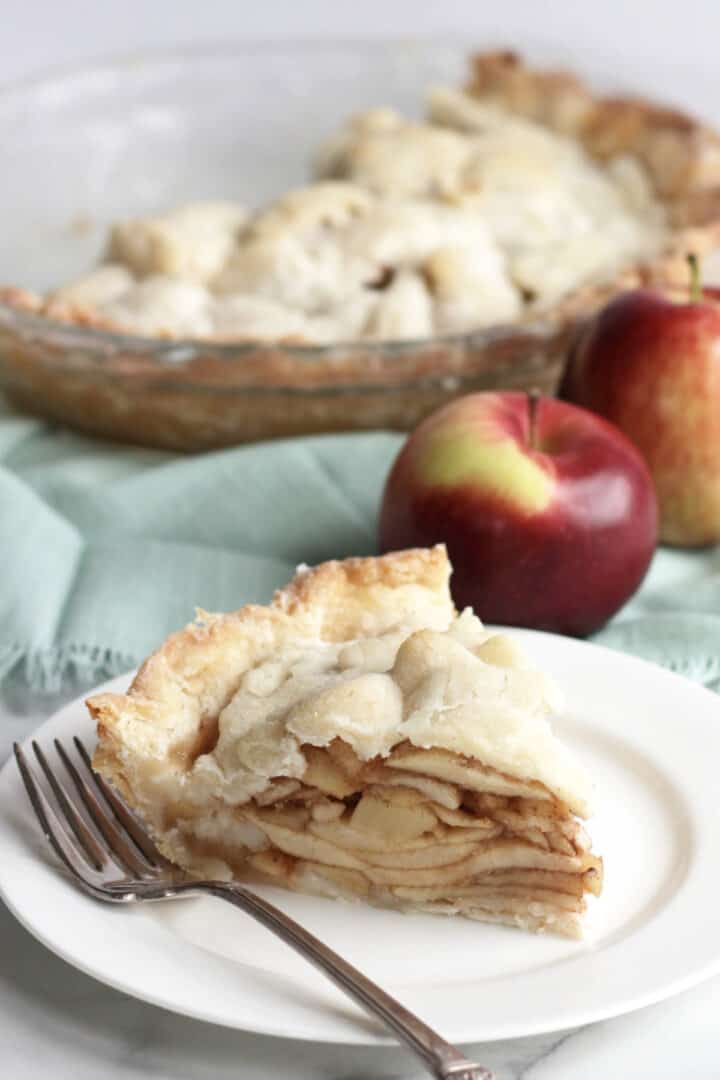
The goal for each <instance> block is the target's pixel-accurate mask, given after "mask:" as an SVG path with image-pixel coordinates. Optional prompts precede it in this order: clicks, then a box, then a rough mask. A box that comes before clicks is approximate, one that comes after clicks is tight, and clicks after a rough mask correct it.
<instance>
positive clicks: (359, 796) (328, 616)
mask: <svg viewBox="0 0 720 1080" xmlns="http://www.w3.org/2000/svg"><path fill="white" fill-rule="evenodd" d="M449 575H450V565H449V563H448V560H447V555H446V553H445V549H444V548H442V547H436V548H432V549H428V550H417V551H405V552H399V553H394V554H390V555H386V556H383V557H382V558H377V559H375V558H369V559H348V560H345V561H344V562H329V563H324V564H322V565H321V566H318V567H317V568H315V569H312V570H311V569H307V568H301V569H300V570H299V571H298V573H297V575H296V577H295V578H294V580H293V581H292V582H291V584H290V585H289V586H287V587H286V588H285V589H283V590H281V591H280V592H278V593H276V595H275V598H274V600H273V602H272V604H271V605H270V606H268V607H257V606H248V607H245V608H242V609H241V610H240V611H238V612H235V613H233V614H229V615H209V614H206V613H200V615H199V617H198V620H197V621H196V622H195V623H193V624H192V625H191V626H189V627H187V628H186V629H185V630H184V631H182V632H181V633H178V634H175V635H173V636H172V637H170V638H169V639H168V641H167V642H166V643H165V644H164V645H163V646H162V647H161V648H160V649H159V650H158V651H157V652H156V653H154V654H153V655H152V656H151V657H150V658H149V659H148V660H147V661H146V662H145V664H144V665H143V666H142V667H141V669H140V671H139V672H138V675H137V676H136V678H135V681H134V682H133V684H132V686H131V687H130V689H129V691H128V693H127V694H126V695H117V694H100V695H97V696H95V697H93V698H91V699H90V700H89V701H88V707H89V709H90V712H91V714H92V716H93V717H94V718H95V719H96V720H97V725H98V736H99V744H98V748H97V751H96V754H95V759H94V765H95V768H96V769H97V770H98V771H99V772H100V773H101V774H102V775H103V776H105V778H106V779H108V780H109V781H110V782H111V783H112V784H113V785H114V786H115V787H116V788H117V789H118V791H119V792H120V793H121V794H122V795H123V796H124V798H125V799H126V801H127V802H128V803H130V805H132V806H133V807H134V808H135V809H136V810H137V811H138V812H139V814H140V815H141V816H142V817H143V818H144V820H145V821H146V823H147V825H148V827H149V829H150V831H151V832H152V834H153V836H154V837H155V839H156V842H157V844H158V846H159V848H160V850H161V851H162V852H163V853H164V854H165V855H167V856H168V857H169V858H170V859H172V860H173V861H174V862H176V863H177V864H178V865H179V866H181V867H183V868H184V869H185V870H187V871H189V872H190V873H191V874H194V875H197V876H201V877H205V878H215V879H217V878H221V879H230V878H238V879H242V880H264V881H271V882H274V883H276V884H279V885H282V886H285V887H287V888H289V889H294V890H297V891H301V892H309V893H317V894H321V895H324V896H331V897H337V898H346V899H359V900H363V901H366V902H368V903H371V904H377V905H381V906H385V907H394V908H398V909H401V910H411V911H423V912H437V913H441V914H461V915H466V916H468V917H469V918H473V919H479V920H482V921H485V922H500V923H508V924H510V925H513V926H521V927H524V928H527V929H531V930H541V931H542V930H553V931H556V932H559V933H562V934H567V935H571V936H579V935H580V933H581V927H582V916H583V913H584V911H585V908H586V896H587V894H589V893H591V894H598V893H599V892H600V889H601V885H602V861H601V860H600V859H599V858H598V857H597V856H596V855H593V854H592V852H591V850H590V841H589V839H588V836H587V834H586V832H585V830H584V829H583V827H582V826H581V825H580V823H579V821H578V817H585V816H587V814H588V812H589V806H590V794H591V791H590V785H589V783H588V780H587V778H586V777H585V775H584V773H583V772H582V770H581V769H580V768H579V766H578V765H577V764H576V763H575V762H574V761H573V759H572V757H571V756H570V754H569V753H568V751H567V750H566V749H565V747H564V746H563V745H562V743H561V742H560V741H559V740H558V739H557V737H556V736H555V735H554V734H553V732H552V729H551V727H550V724H549V722H548V719H547V717H548V714H549V713H550V712H551V711H552V710H554V709H557V707H558V704H559V700H558V692H557V690H556V688H555V686H554V685H553V683H552V682H551V681H550V680H549V679H548V678H546V677H545V676H544V675H543V674H541V673H540V672H538V671H536V670H534V669H533V668H532V667H531V666H530V665H529V664H528V663H527V661H526V660H525V659H524V657H523V656H522V654H521V652H520V651H519V649H518V648H517V646H516V644H515V643H514V641H513V639H512V638H510V637H508V636H506V635H503V634H498V633H494V632H491V631H488V630H486V629H485V628H484V627H483V626H482V624H481V622H480V621H479V619H478V618H476V617H475V615H473V613H472V612H471V611H469V610H468V611H464V612H462V613H461V614H458V613H457V612H456V611H455V609H454V607H453V604H452V600H451V598H450V593H449V588H448V580H449Z"/></svg>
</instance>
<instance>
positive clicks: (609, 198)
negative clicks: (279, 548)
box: [0, 52, 720, 450]
mask: <svg viewBox="0 0 720 1080" xmlns="http://www.w3.org/2000/svg"><path fill="white" fill-rule="evenodd" d="M229 137H230V136H229ZM309 150H312V148H309ZM719 238H720V137H718V135H717V134H716V133H715V132H713V131H711V130H710V129H709V128H706V127H704V126H702V125H700V124H699V123H696V122H694V121H693V120H691V119H690V118H688V117H686V116H684V115H682V114H680V113H677V112H674V111H672V110H669V109H664V108H660V107H658V106H655V105H653V104H651V103H647V102H642V101H633V100H621V99H605V98H599V97H596V96H594V95H593V94H592V93H591V91H590V90H589V89H588V88H587V87H586V86H585V85H583V84H582V83H581V82H580V81H579V80H578V79H576V78H575V77H574V76H572V75H570V74H567V73H564V72H547V71H538V70H534V69H532V68H530V67H528V66H526V65H525V64H524V63H523V62H522V61H521V60H520V59H519V58H518V57H517V56H515V55H514V54H512V53H507V52H500V53H497V52H496V53H482V54H480V55H478V56H476V57H474V58H473V61H472V68H471V75H470V79H469V81H468V83H467V85H466V86H465V88H464V89H463V90H456V89H436V90H434V91H431V92H430V95H429V99H428V106H427V117H426V120H425V121H423V122H414V121H409V120H407V119H405V118H404V117H402V116H401V115H400V114H398V113H397V112H395V111H394V110H392V109H388V108H378V109H374V110H372V111H370V112H367V113H364V114H362V115H360V116H356V117H354V118H351V119H350V120H349V121H348V122H347V124H346V125H345V126H344V127H342V129H341V130H340V131H339V132H338V133H336V134H335V135H333V136H330V137H329V139H328V140H327V141H326V143H325V144H324V145H323V146H322V147H321V148H320V149H319V151H317V152H316V160H315V168H314V182H313V183H310V184H309V185H307V186H306V187H304V188H300V189H297V190H295V191H291V192H289V193H287V194H286V195H284V196H282V197H280V198H279V199H278V200H276V201H275V202H274V203H272V204H271V205H269V206H267V207H265V208H262V209H260V210H259V211H256V212H253V213H250V212H249V211H248V210H247V209H246V208H244V207H241V206H239V205H236V204H233V203H217V202H215V203H201V204H193V205H190V206H185V207H181V208H179V209H177V210H168V212H167V213H165V214H160V215H157V216H155V217H152V218H143V219H136V220H132V221H126V222H119V223H117V224H116V225H115V226H114V228H113V229H112V230H111V235H110V240H109V244H108V250H107V261H106V262H105V263H104V264H103V265H102V266H100V267H98V268H97V269H96V270H94V271H92V272H91V273H90V274H89V275H87V276H86V277H85V278H83V279H81V280H80V281H76V282H71V283H68V284H66V285H64V286H61V287H59V288H57V289H56V290H55V291H54V292H53V293H51V294H49V295H47V296H39V295H35V294H31V293H29V292H27V291H25V290H21V289H16V288H11V289H6V290H4V291H3V292H2V293H0V355H2V367H1V368H0V374H1V375H2V381H3V383H4V385H5V387H6V388H7V389H8V392H9V393H10V395H11V396H12V398H13V399H14V400H15V401H17V402H18V403H19V404H21V405H22V406H24V407H26V408H30V409H31V410H35V411H40V412H42V413H45V414H49V415H51V416H54V417H56V418H58V419H60V420H64V421H66V422H69V423H71V424H73V425H74V426H78V427H81V428H83V429H85V430H90V431H99V432H101V433H105V434H108V435H110V436H113V437H115V438H120V439H126V440H130V441H140V442H146V443H150V444H155V445H161V446H168V447H171V448H179V449H191V450H196V449H205V448H210V447H214V446H221V445H228V444H232V443H236V442H243V441H248V440H252V439H256V438H263V437H273V436H280V435H290V434H296V433H303V432H311V431H332V430H343V429H367V428H378V427H389V428H400V429H407V428H410V427H412V426H414V425H415V424H416V423H417V422H418V421H419V420H420V419H422V417H423V416H425V415H427V413H429V412H430V411H432V409H434V408H436V407H437V406H438V405H440V404H442V403H443V402H444V401H447V400H448V399H450V398H452V397H454V396H457V394H458V393H463V392H467V391H471V390H477V389H483V388H498V387H514V388H526V389H528V388H530V387H531V386H537V387H539V388H540V389H542V390H545V391H548V392H552V391H553V390H554V389H555V388H556V385H557V382H558V380H559V377H560V375H561V372H562V367H563V362H564V358H565V355H566V352H567V348H568V345H569V342H570V340H571V339H572V335H573V333H574V331H575V329H576V327H577V324H578V321H579V320H582V319H583V318H584V317H585V316H587V314H589V313H590V312H591V311H592V310H593V309H595V308H596V307H597V306H598V305H599V304H601V303H602V302H604V301H605V300H606V299H607V298H609V297H610V296H611V295H612V294H613V293H615V292H616V291H618V290H619V289H623V288H626V287H632V286H634V285H637V284H639V283H650V282H653V281H663V282H670V283H674V282H679V281H681V282H682V283H683V284H684V283H685V279H686V276H687V268H686V265H685V256H686V254H687V252H688V251H689V250H693V251H696V252H702V251H703V250H706V249H708V248H709V247H712V246H714V245H715V244H716V243H717V241H718V239H719Z"/></svg>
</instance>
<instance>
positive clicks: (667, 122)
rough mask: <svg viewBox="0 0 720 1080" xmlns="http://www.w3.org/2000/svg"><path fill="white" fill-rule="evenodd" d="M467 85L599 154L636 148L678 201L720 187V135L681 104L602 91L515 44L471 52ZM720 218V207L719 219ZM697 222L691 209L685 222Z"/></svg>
mask: <svg viewBox="0 0 720 1080" xmlns="http://www.w3.org/2000/svg"><path fill="white" fill-rule="evenodd" d="M471 68H472V73H471V78H470V81H469V82H468V84H467V86H466V90H467V92H468V93H470V94H471V95H472V96H473V97H478V98H483V99H484V100H487V101H493V102H497V103H498V104H499V105H502V106H503V107H504V108H507V109H510V110H511V111H513V112H517V113H520V114H521V115H523V116H527V117H528V118H529V119H532V120H535V121H536V122H538V123H541V124H544V125H545V126H546V127H550V128H552V129H553V130H555V131H559V132H562V133H564V134H567V135H571V136H573V137H574V138H576V139H578V140H579V141H580V142H581V143H582V144H583V146H584V147H585V149H586V150H587V151H588V153H590V154H591V155H592V156H593V157H595V158H598V159H600V160H603V161H604V160H607V159H609V158H612V157H615V156H617V155H619V154H625V153H628V154H632V155H633V156H634V157H636V158H638V159H639V160H640V161H641V162H642V163H643V165H644V166H645V168H646V169H647V171H648V173H649V175H650V177H651V179H652V181H653V183H654V185H655V188H656V190H657V192H658V194H659V195H660V196H661V197H662V199H663V201H664V202H666V203H668V204H670V205H672V204H673V203H675V202H677V203H678V204H682V203H683V202H684V200H686V199H687V198H688V196H690V195H692V194H696V193H698V192H708V191H715V192H716V194H717V193H718V192H719V191H720V188H719V185H720V135H719V134H718V133H717V132H716V131H714V130H713V129H712V128H710V127H709V126H707V125H706V124H703V123H701V122H700V121H699V120H695V119H694V118H693V117H691V116H689V115H687V114H685V113H683V112H681V111H679V110H677V109H672V108H668V107H667V106H665V105H661V104H658V103H655V102H651V101H647V100H643V99H642V98H631V97H627V98H620V97H602V96H599V95H596V94H594V93H593V92H592V90H591V89H590V88H589V87H588V86H587V84H586V83H584V82H583V81H582V80H581V79H580V78H578V77H577V76H576V75H574V74H573V73H571V72H568V71H563V70H557V71H556V70H545V69H539V68H533V67H531V66H529V65H528V64H526V63H525V61H524V60H523V59H522V57H521V56H519V55H518V54H517V53H514V52H512V51H497V52H482V53H477V54H476V55H474V56H473V57H472V59H471ZM718 217H720V207H719V206H718V205H716V206H715V208H714V213H713V219H717V218H718ZM693 222H694V223H696V224H700V223H701V222H699V221H697V218H696V217H693V216H689V217H688V216H685V217H683V218H682V223H683V224H685V223H693Z"/></svg>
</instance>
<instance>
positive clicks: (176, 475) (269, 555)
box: [0, 404, 720, 691]
mask: <svg viewBox="0 0 720 1080" xmlns="http://www.w3.org/2000/svg"><path fill="white" fill-rule="evenodd" d="M401 443H402V436H400V435H396V434H389V433H384V432H373V433H368V434H359V435H358V434H347V435H324V436H314V437H308V438H303V439H292V440H287V441H282V442H273V443H265V444H259V445H255V446H248V447H239V448H237V449H232V450H224V451H220V452H217V453H211V454H206V455H202V456H198V457H180V456H177V455H174V454H169V453H164V452H159V451H151V450H140V449H133V448H127V447H120V446H116V445H113V444H109V443H101V442H94V441H92V440H90V439H86V438H83V437H82V436H79V435H75V434H73V433H71V432H69V431H66V430H64V429H58V428H54V427H52V426H50V425H48V424H45V423H44V422H42V421H39V420H34V419H29V418H26V417H21V416H18V415H16V414H14V413H12V412H10V411H9V410H7V409H6V408H5V407H4V406H3V405H2V404H0V556H1V557H2V569H3V573H2V577H1V578H0V681H1V680H2V679H4V678H7V677H9V676H11V675H12V676H13V677H14V678H20V679H23V680H25V681H26V682H28V683H29V684H30V685H31V686H32V687H33V688H35V689H44V690H48V691H55V690H57V689H58V688H59V687H60V686H61V684H62V683H63V681H65V680H66V679H68V680H69V679H72V680H74V681H79V682H82V683H84V684H86V685H89V684H92V683H96V682H99V681H100V680H101V679H104V678H107V677H108V676H110V675H114V674H117V673H119V672H122V671H125V670H126V669H128V668H131V667H132V666H133V665H135V664H136V663H137V662H138V661H139V660H140V659H142V657H143V656H145V655H146V654H147V653H148V652H149V651H150V650H152V649H153V648H154V647H155V646H156V645H158V644H159V643H160V641H162V639H163V638H164V637H165V636H166V635H167V634H168V633H169V632H170V631H171V630H173V629H176V628H178V627H180V626H182V625H184V624H185V623H186V622H188V621H189V620H190V619H192V617H193V614H194V608H195V606H196V605H199V606H201V607H203V608H206V609H207V610H211V611H212V610H216V611H225V610H231V609H233V608H236V607H239V606H240V605H241V604H244V603H247V602H248V601H267V600H268V598H269V597H270V595H271V593H272V590H273V589H274V588H276V587H277V586H279V585H282V584H283V583H284V582H285V581H287V580H288V578H289V577H290V576H291V575H292V572H293V569H294V567H295V566H296V565H297V564H298V563H300V562H306V563H311V564H312V563H316V562H320V561H322V560H323V559H329V558H335V557H338V558H341V557H343V556H346V555H365V554H371V553H373V552H374V550H375V537H376V517H377V508H378V502H379V499H380V494H381V491H382V486H383V483H384V480H385V476H386V474H387V471H388V468H389V466H390V463H391V462H392V460H393V457H394V455H395V454H396V452H397V450H398V448H399V446H400V445H401ZM596 640H598V641H600V642H602V643H604V644H607V645H610V646H612V647H614V648H620V649H625V650H627V651H629V652H633V653H637V654H638V655H640V656H644V657H646V658H648V659H651V660H656V661H658V662H659V663H661V664H664V665H666V666H667V667H670V668H673V669H674V670H676V671H680V672H682V673H683V674H685V675H687V676H689V677H690V678H692V679H696V680H697V681H700V682H703V683H705V684H706V685H709V686H715V688H717V689H720V549H712V550H708V551H704V552H700V553H694V554H687V553H678V552H670V551H661V552H660V553H659V554H658V555H657V556H656V558H655V561H654V563H653V566H652V570H651V573H650V575H649V577H648V579H647V581H646V584H645V585H644V586H643V589H642V590H641V592H640V593H639V594H638V596H637V597H636V598H635V599H634V600H633V601H632V602H631V604H629V605H628V606H627V607H626V608H625V609H624V610H623V612H622V614H621V617H620V618H617V619H615V620H614V621H613V623H611V624H610V625H609V626H608V627H606V628H605V629H604V630H603V631H602V632H601V633H600V634H598V635H597V636H596Z"/></svg>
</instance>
